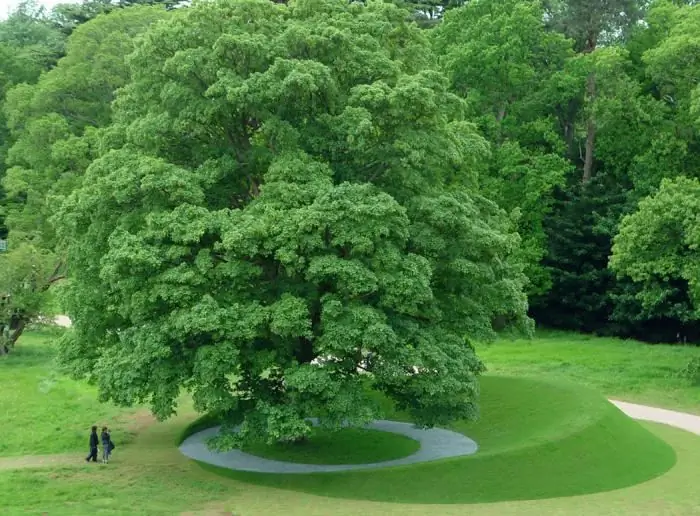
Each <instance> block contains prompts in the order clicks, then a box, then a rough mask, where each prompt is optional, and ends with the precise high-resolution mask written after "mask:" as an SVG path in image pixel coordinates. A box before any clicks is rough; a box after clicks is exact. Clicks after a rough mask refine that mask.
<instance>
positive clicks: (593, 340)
mask: <svg viewBox="0 0 700 516" xmlns="http://www.w3.org/2000/svg"><path fill="white" fill-rule="evenodd" d="M477 352H478V354H479V356H480V357H481V358H482V359H483V360H484V362H485V363H486V365H487V367H488V369H489V371H490V372H492V373H494V374H502V375H513V376H534V377H537V378H550V379H564V380H569V381H574V382H576V383H577V384H580V385H586V386H589V387H592V388H594V389H596V390H597V391H599V392H602V393H604V394H605V395H606V396H608V397H610V398H618V399H622V400H625V401H631V402H636V403H642V404H647V405H653V406H659V407H664V408H668V409H675V410H682V411H686V412H694V413H697V414H700V385H695V386H693V385H691V384H690V382H689V381H688V380H687V379H684V378H681V377H679V376H678V371H680V370H681V369H682V368H683V367H684V366H685V365H686V364H687V363H688V362H689V361H690V360H691V358H694V357H698V358H700V347H698V346H671V345H664V344H655V345H649V344H642V343H640V342H637V341H633V340H621V339H613V338H601V337H594V336H590V335H579V334H574V333H565V332H555V331H541V332H538V334H537V337H536V338H535V339H533V340H529V341H528V340H501V341H498V342H496V343H495V344H490V345H481V346H478V348H477Z"/></svg>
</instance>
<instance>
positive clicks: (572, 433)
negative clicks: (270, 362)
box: [202, 376, 676, 504]
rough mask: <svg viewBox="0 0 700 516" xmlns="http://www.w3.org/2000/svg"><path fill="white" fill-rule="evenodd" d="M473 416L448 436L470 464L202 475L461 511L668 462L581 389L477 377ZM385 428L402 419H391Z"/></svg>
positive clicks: (588, 485)
mask: <svg viewBox="0 0 700 516" xmlns="http://www.w3.org/2000/svg"><path fill="white" fill-rule="evenodd" d="M481 406H482V417H481V419H480V420H479V421H478V422H475V423H459V424H456V425H454V426H453V429H455V430H457V431H461V432H463V433H465V434H466V435H468V436H469V437H471V438H473V439H474V440H475V441H476V442H477V443H478V444H479V447H480V451H479V453H477V454H476V455H474V456H469V457H459V458H453V459H449V460H445V461H438V462H430V463H423V464H416V465H411V466H402V467H395V468H386V469H381V470H375V471H350V472H343V473H319V474H311V475H270V474H259V473H247V472H235V471H230V470H224V469H221V468H216V467H212V466H206V465H203V466H202V467H203V468H204V469H207V470H209V471H212V472H218V473H219V474H221V475H224V476H226V477H229V478H232V479H235V480H239V481H244V482H249V483H255V484H258V485H264V486H268V487H275V488H282V489H290V490H296V491H302V492H306V493H310V494H316V495H323V496H333V497H338V498H345V499H349V498H355V499H362V500H374V501H383V502H403V503H417V504H441V503H442V504H445V503H460V504H464V503H478V502H493V501H503V500H526V499H539V498H552V497H557V496H572V495H577V494H585V493H593V492H599V491H605V490H612V489H619V488H622V487H627V486H630V485H635V484H638V483H641V482H645V481H647V480H650V479H652V478H654V477H656V476H659V475H661V474H663V473H665V472H666V471H668V470H669V469H670V468H671V467H672V466H673V465H674V464H675V461H676V457H675V453H674V451H673V448H671V447H670V446H669V445H667V444H666V443H665V442H664V441H662V440H660V439H658V438H657V437H656V436H654V435H653V434H651V433H650V432H649V431H648V430H647V429H645V428H644V427H642V426H641V425H639V424H638V423H637V422H635V421H632V420H630V419H629V418H627V417H626V416H624V415H623V414H622V413H621V412H620V411H619V410H618V409H617V408H615V407H614V406H612V405H610V404H609V403H607V402H606V401H605V399H604V398H603V397H602V396H600V394H598V393H596V392H593V391H590V390H588V389H585V388H580V387H576V386H572V385H570V384H563V383H549V382H542V381H536V380H531V379H523V378H508V377H494V376H491V377H485V378H483V379H482V399H481ZM389 418H390V419H394V420H401V419H405V417H404V416H403V415H402V414H398V413H394V414H390V415H389ZM639 450H644V453H639ZM504 478H507V479H508V481H507V482H504Z"/></svg>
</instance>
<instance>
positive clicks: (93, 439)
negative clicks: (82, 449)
mask: <svg viewBox="0 0 700 516" xmlns="http://www.w3.org/2000/svg"><path fill="white" fill-rule="evenodd" d="M98 442H99V440H98V439H97V427H96V426H93V427H92V433H91V434H90V455H88V456H87V458H86V459H85V462H90V461H91V460H92V462H97V444H98Z"/></svg>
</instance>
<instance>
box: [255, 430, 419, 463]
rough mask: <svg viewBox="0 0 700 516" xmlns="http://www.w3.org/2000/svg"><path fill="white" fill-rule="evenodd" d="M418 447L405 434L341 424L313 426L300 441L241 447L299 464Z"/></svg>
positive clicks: (370, 457) (401, 453)
mask: <svg viewBox="0 0 700 516" xmlns="http://www.w3.org/2000/svg"><path fill="white" fill-rule="evenodd" d="M419 449H420V443H419V442H418V441H415V440H413V439H411V438H410V437H406V436H405V435H398V434H393V433H389V432H381V431H379V430H370V429H364V428H345V429H343V430H340V431H338V432H329V431H324V430H322V429H320V428H313V429H312V431H311V435H310V436H309V438H308V440H307V441H305V442H303V443H294V444H283V443H278V444H273V445H268V444H266V443H265V442H254V443H251V444H250V445H249V446H246V447H245V448H243V450H244V451H246V452H248V453H251V454H253V455H257V456H259V457H265V458H266V459H273V460H282V461H286V462H298V463H301V464H367V463H370V462H382V461H387V460H393V459H400V458H402V457H406V456H408V455H411V454H413V453H415V452H417V451H418V450H419Z"/></svg>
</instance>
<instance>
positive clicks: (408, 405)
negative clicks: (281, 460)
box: [0, 0, 700, 438]
mask: <svg viewBox="0 0 700 516" xmlns="http://www.w3.org/2000/svg"><path fill="white" fill-rule="evenodd" d="M136 4H163V5H136ZM179 6H180V7H181V8H175V7H178V5H176V4H173V3H172V2H154V1H146V2H137V1H131V2H125V1H122V2H109V1H106V0H88V1H85V2H83V3H81V4H67V5H60V6H58V7H56V8H55V9H54V10H52V11H51V12H45V11H43V10H42V9H39V8H37V7H36V6H35V5H33V4H31V3H25V4H22V6H20V8H19V9H18V10H17V11H16V12H14V13H12V14H11V15H10V16H9V18H8V19H7V20H5V21H3V22H2V23H0V56H2V57H1V58H0V67H1V68H0V94H1V98H2V109H1V110H0V163H1V164H0V177H2V182H1V184H2V190H1V191H0V206H1V207H2V214H1V215H0V217H2V219H1V222H0V226H1V229H0V238H3V237H5V236H6V237H7V238H8V242H9V248H8V251H7V252H5V253H2V254H0V270H1V271H2V275H1V277H0V292H4V293H5V294H4V298H3V299H4V300H3V301H0V303H1V307H2V308H0V310H2V312H1V313H2V315H3V318H4V320H5V324H4V326H5V331H4V337H3V338H4V340H3V343H2V345H1V346H0V347H2V348H3V349H4V350H5V351H8V350H9V349H10V348H11V346H12V345H13V343H14V342H15V340H16V338H17V337H18V336H19V335H20V334H21V332H22V331H23V329H24V327H25V326H26V323H27V321H28V320H30V318H31V317H32V316H33V315H34V314H36V313H37V312H38V311H39V310H40V309H41V306H42V303H44V302H45V297H46V292H47V291H49V290H50V289H52V288H53V287H57V288H60V289H61V290H62V292H61V294H62V295H61V297H62V300H63V303H64V304H65V306H66V308H67V310H68V311H69V313H70V315H71V316H73V318H74V320H75V323H76V326H75V329H74V331H73V332H71V333H70V335H69V336H67V337H66V338H65V339H64V341H63V344H62V356H63V358H64V360H65V361H66V363H68V364H69V365H70V366H71V368H72V369H73V371H74V373H75V374H76V375H78V376H87V377H89V378H92V379H93V380H94V381H95V382H97V383H98V384H99V385H100V386H101V388H102V390H101V392H102V393H103V397H104V398H105V399H112V400H114V401H117V402H119V403H123V404H129V403H133V402H134V401H137V400H146V399H147V400H150V401H151V403H152V406H153V408H154V412H155V413H156V414H158V415H159V416H161V417H167V416H168V415H169V414H170V413H172V411H173V410H174V403H175V400H176V398H177V393H178V392H179V388H180V387H181V386H183V385H185V386H189V387H190V388H192V389H193V390H194V392H195V396H194V399H195V403H196V404H197V405H198V408H200V409H206V410H209V411H215V412H218V413H222V414H232V413H234V412H235V413H236V414H246V418H244V419H245V422H244V423H245V424H244V426H243V431H242V432H241V433H239V434H236V435H238V436H239V437H238V438H241V436H242V438H245V436H246V435H254V434H256V433H260V432H261V433H262V434H263V435H277V436H291V437H294V436H297V437H298V436H299V435H300V433H303V432H304V428H305V426H304V424H303V417H302V416H303V415H304V414H307V413H311V412H312V410H311V407H316V408H318V407H326V408H325V409H324V410H327V414H326V415H327V419H328V420H332V421H340V420H350V421H355V422H361V421H365V420H367V419H368V418H370V417H371V415H372V411H371V410H370V409H369V408H368V407H369V406H370V404H369V402H368V400H366V399H364V398H363V396H364V395H363V392H364V391H363V389H362V385H363V380H362V379H361V378H360V377H358V376H357V375H355V374H354V372H355V371H357V370H358V368H359V369H361V370H366V371H369V372H371V373H372V375H373V378H374V379H375V382H376V385H375V387H376V388H377V389H379V390H381V391H382V392H384V393H386V394H388V395H389V396H391V397H393V399H394V400H395V401H396V402H397V403H398V404H399V405H400V406H402V407H403V408H405V409H407V410H409V411H410V412H411V413H412V415H413V417H414V419H415V420H416V421H419V422H420V423H422V424H426V425H432V424H437V423H442V422H444V420H445V418H447V419H450V418H455V417H460V418H464V417H472V416H474V415H475V414H476V405H475V401H474V400H475V397H476V392H477V389H476V383H475V378H476V376H478V374H479V372H480V371H481V370H482V369H483V366H482V364H481V363H480V362H479V360H478V359H477V358H476V356H475V355H474V353H473V350H472V348H471V346H470V345H469V341H470V340H475V339H478V340H482V339H489V338H492V337H493V336H494V335H495V334H496V332H498V331H500V330H503V329H506V328H509V327H516V328H517V329H518V330H520V331H524V332H529V331H530V330H531V328H532V319H534V320H535V321H537V323H539V324H542V325H546V326H550V327H556V328H564V329H570V330H576V331H585V332H596V333H601V334H608V335H618V336H625V337H628V336H631V337H636V338H641V339H644V340H649V341H652V342H678V341H682V342H698V341H700V259H699V258H700V256H699V253H700V251H699V249H700V221H699V219H698V213H700V211H699V210H698V208H700V183H699V182H698V177H699V176H700V145H699V143H700V142H699V140H698V136H699V133H698V131H699V130H700V85H699V79H698V78H699V77H700V51H699V50H700V6H697V5H693V2H682V1H671V0H656V1H653V2H648V1H642V0H606V1H604V0H548V1H535V0H470V1H465V2H460V3H454V2H420V3H410V2H402V3H390V2H376V1H367V2H351V3H347V2H341V1H337V0H298V1H295V2H290V3H289V4H286V3H276V2H266V1H263V0H211V1H201V2H194V3H193V4H192V5H191V6H190V5H179ZM64 280H65V281H64ZM465 339H466V345H465ZM319 362H321V363H323V364H324V367H316V368H310V367H309V364H311V363H319ZM115 364H118V365H119V367H115ZM401 371H403V372H406V371H410V374H398V373H399V372H401ZM233 384H235V386H236V389H237V392H245V393H247V397H245V396H237V395H233V394H232V393H231V389H232V387H231V385H233ZM231 421H233V419H231ZM236 422H239V420H236Z"/></svg>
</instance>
